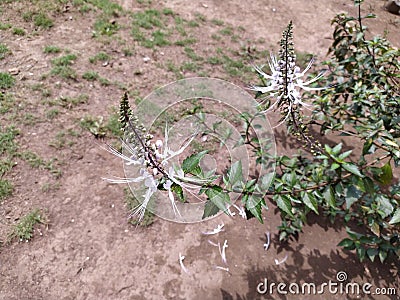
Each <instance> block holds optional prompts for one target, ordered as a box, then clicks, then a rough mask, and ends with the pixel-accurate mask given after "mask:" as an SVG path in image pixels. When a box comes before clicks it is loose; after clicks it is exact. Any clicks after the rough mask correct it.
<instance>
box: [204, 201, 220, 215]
mask: <svg viewBox="0 0 400 300" xmlns="http://www.w3.org/2000/svg"><path fill="white" fill-rule="evenodd" d="M218 212H219V208H218V206H216V205H215V204H214V203H213V202H211V201H210V200H207V201H206V205H205V206H204V212H203V216H202V217H201V218H202V219H206V218H208V217H212V216H214V215H216V214H217V213H218Z"/></svg>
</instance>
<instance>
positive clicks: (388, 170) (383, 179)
mask: <svg viewBox="0 0 400 300" xmlns="http://www.w3.org/2000/svg"><path fill="white" fill-rule="evenodd" d="M380 170H381V173H380V174H379V175H375V177H374V178H375V179H376V180H378V181H379V182H380V183H382V184H384V185H388V184H390V183H391V182H392V179H393V172H392V166H391V165H390V163H386V164H385V165H384V166H383V167H382V168H380Z"/></svg>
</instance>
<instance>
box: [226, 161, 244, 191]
mask: <svg viewBox="0 0 400 300" xmlns="http://www.w3.org/2000/svg"><path fill="white" fill-rule="evenodd" d="M242 172H243V171H242V162H241V161H240V160H238V161H237V162H235V163H234V164H233V165H231V167H230V168H229V170H228V183H229V185H230V186H232V187H233V186H237V185H238V184H239V185H240V184H241V182H242V181H243V174H242Z"/></svg>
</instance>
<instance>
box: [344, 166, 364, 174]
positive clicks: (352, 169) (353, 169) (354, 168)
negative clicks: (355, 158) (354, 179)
mask: <svg viewBox="0 0 400 300" xmlns="http://www.w3.org/2000/svg"><path fill="white" fill-rule="evenodd" d="M342 167H343V169H345V170H346V171H348V172H350V173H353V174H354V175H357V176H359V177H364V175H363V174H361V173H360V171H359V170H358V167H357V166H356V165H354V164H351V163H345V164H342Z"/></svg>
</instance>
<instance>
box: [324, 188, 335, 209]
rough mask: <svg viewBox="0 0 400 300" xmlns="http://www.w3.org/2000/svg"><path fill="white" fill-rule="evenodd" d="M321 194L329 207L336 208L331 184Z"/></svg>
mask: <svg viewBox="0 0 400 300" xmlns="http://www.w3.org/2000/svg"><path fill="white" fill-rule="evenodd" d="M323 196H324V198H325V200H326V202H327V203H328V204H329V206H330V207H332V208H336V199H335V193H334V191H333V188H332V186H329V187H327V188H326V189H325V191H324V193H323Z"/></svg>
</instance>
